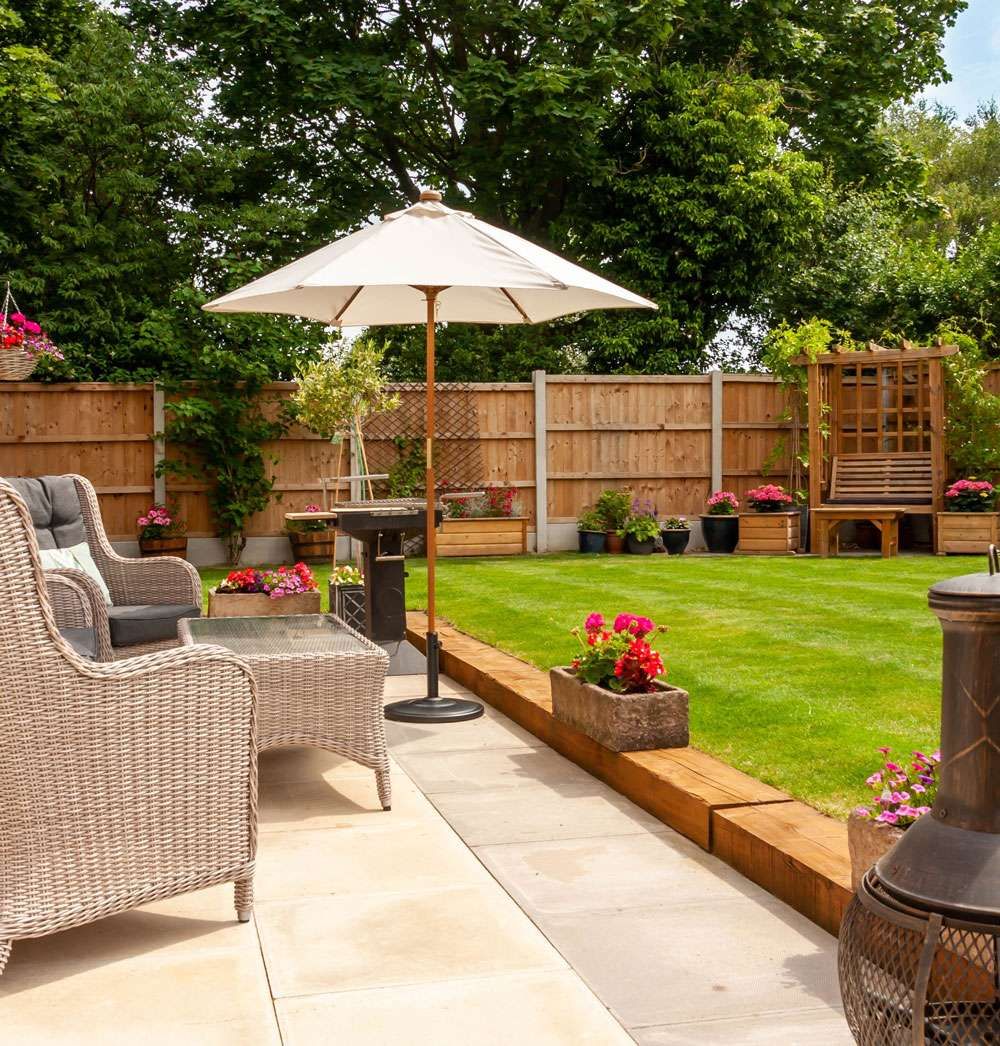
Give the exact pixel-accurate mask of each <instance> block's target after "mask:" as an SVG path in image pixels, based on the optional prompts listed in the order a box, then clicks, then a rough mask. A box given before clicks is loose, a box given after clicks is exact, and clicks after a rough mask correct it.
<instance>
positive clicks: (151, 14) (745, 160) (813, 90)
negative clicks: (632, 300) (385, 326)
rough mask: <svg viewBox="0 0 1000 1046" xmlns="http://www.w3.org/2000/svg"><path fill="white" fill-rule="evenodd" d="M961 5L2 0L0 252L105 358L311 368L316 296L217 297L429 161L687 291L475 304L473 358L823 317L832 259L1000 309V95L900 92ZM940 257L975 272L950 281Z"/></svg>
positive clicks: (589, 366) (398, 336) (435, 181)
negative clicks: (286, 304)
mask: <svg viewBox="0 0 1000 1046" xmlns="http://www.w3.org/2000/svg"><path fill="white" fill-rule="evenodd" d="M963 7H964V0H877V2H871V3H864V4H859V3H857V2H856V0H742V2H739V3H737V2H735V0H600V2H599V0H538V2H535V3H531V4H525V3H523V2H522V0H491V2H490V3H483V2H481V0H475V2H473V3H466V4H461V5H456V4H453V3H450V2H446V0H388V2H385V0H383V2H379V3H376V2H375V0H339V2H337V3H332V4H321V5H316V4H309V3H306V2H304V0H271V2H269V3H268V4H260V3H258V2H257V0H121V3H120V4H119V7H118V13H117V14H114V13H110V12H108V11H107V10H106V9H103V8H102V7H99V6H97V5H96V4H95V3H92V2H88V0H0V27H2V28H4V29H6V30H7V33H6V38H5V42H4V44H3V45H0V109H2V110H3V112H4V114H5V115H8V116H9V121H8V126H7V128H6V133H5V135H4V136H3V138H2V139H0V149H2V150H3V152H2V158H3V160H4V163H3V168H2V170H0V179H2V188H3V190H4V196H5V207H4V208H3V209H2V210H0V270H4V271H8V272H10V273H11V275H12V276H13V279H14V281H15V285H16V287H17V289H18V291H19V295H18V296H19V300H20V301H21V303H22V305H24V306H25V307H26V308H28V309H29V311H33V312H35V313H36V314H37V315H38V318H40V319H41V320H42V321H43V322H44V323H45V326H46V328H47V329H49V330H50V331H51V332H52V334H53V336H54V338H55V339H56V340H57V342H58V343H59V344H60V345H61V346H62V347H63V348H64V349H65V350H66V351H67V357H68V361H67V365H66V368H65V369H64V370H63V371H62V372H61V373H63V374H65V375H66V376H73V377H77V378H98V377H99V378H109V377H110V378H124V377H133V378H141V377H149V376H151V375H154V374H167V375H171V374H174V375H180V374H183V373H185V372H190V371H193V370H200V369H202V368H201V365H202V363H203V362H204V360H203V359H202V356H203V355H204V354H205V353H208V354H211V353H227V354H231V355H232V356H233V357H234V358H236V359H238V358H241V357H247V358H248V359H250V360H251V361H252V365H253V366H256V365H257V364H258V363H260V364H261V365H262V366H263V367H264V368H265V369H266V370H267V372H268V373H269V374H271V375H272V376H275V377H277V376H282V377H284V376H289V375H290V374H291V373H292V369H293V367H292V361H293V359H294V358H296V357H297V356H298V355H300V352H301V350H303V349H304V350H305V354H306V355H307V356H308V355H309V354H311V353H315V351H316V349H317V347H318V346H319V344H320V343H321V341H322V339H323V332H322V331H321V330H320V329H319V328H318V325H315V324H310V323H306V322H297V321H295V320H290V319H289V318H287V317H280V318H269V317H241V318H237V317H228V316H227V317H223V318H219V317H208V316H205V315H202V314H200V313H199V312H198V306H199V305H200V304H201V303H202V302H203V301H204V300H206V299H207V298H208V297H211V296H214V295H216V294H218V293H221V292H223V291H225V290H228V289H230V288H232V287H234V286H237V285H238V284H240V283H242V282H245V281H246V280H248V279H250V278H252V277H253V276H255V275H258V274H260V273H261V272H264V271H267V270H270V269H273V268H275V267H277V266H278V265H281V264H284V263H285V262H287V261H289V260H290V259H291V258H293V257H296V256H298V255H301V254H303V253H305V252H306V251H308V250H310V249H312V248H314V247H316V246H318V245H319V244H321V243H323V242H328V241H330V240H332V239H334V238H335V237H337V236H338V235H341V234H343V233H344V232H347V231H349V230H351V229H354V228H357V227H359V226H360V225H361V224H363V223H364V222H366V221H369V220H371V218H372V217H373V216H376V215H378V214H379V213H382V212H385V211H388V210H392V209H396V208H397V207H398V206H399V205H400V202H401V198H403V199H410V200H412V199H415V198H416V195H417V192H418V189H419V187H420V186H422V185H428V186H433V187H436V188H439V189H442V190H444V192H445V193H446V202H448V203H451V204H452V205H455V206H466V207H468V208H469V209H472V210H474V211H475V212H476V213H477V214H478V215H480V216H481V217H483V218H485V219H486V220H488V221H492V222H495V223H498V224H500V225H502V226H505V227H508V228H511V229H513V230H515V231H517V232H519V233H521V234H522V235H526V236H528V237H530V238H532V239H535V240H537V241H539V242H542V243H544V244H545V245H546V246H549V247H551V248H553V249H555V250H557V251H559V252H561V253H564V254H566V255H567V256H569V257H571V258H572V259H574V260H576V261H579V262H581V263H582V264H585V265H588V266H590V267H592V268H595V269H599V270H600V271H601V272H602V273H603V274H605V275H607V276H608V277H609V278H611V279H615V280H618V281H619V282H622V283H624V284H626V285H627V286H630V287H632V288H634V289H635V290H637V291H639V292H640V293H643V294H645V295H647V296H649V297H651V298H653V299H655V300H656V301H657V302H658V304H659V306H660V311H659V312H658V313H657V314H656V315H638V314H630V313H627V312H621V313H614V314H605V315H601V314H598V315H592V316H588V317H584V318H582V319H579V320H573V319H569V320H561V321H556V322H554V323H551V324H546V325H544V326H542V327H539V328H530V327H523V328H522V327H507V328H504V327H493V328H487V327H482V328H481V327H471V326H462V325H454V326H452V327H450V328H449V329H447V330H445V331H442V333H441V335H440V338H439V345H440V360H441V363H440V373H441V376H442V377H443V378H445V379H456V378H477V379H487V378H504V379H514V378H524V377H526V376H527V374H528V372H529V371H530V370H531V369H532V368H534V367H536V366H543V367H546V368H547V369H550V370H559V369H576V370H612V371H618V370H624V371H644V370H653V371H670V370H678V371H683V370H697V369H700V368H702V367H703V366H704V365H705V363H706V360H707V358H708V353H709V352H710V346H711V344H712V341H713V339H714V338H715V337H716V335H717V334H718V332H719V331H720V330H721V329H722V328H723V327H724V326H725V325H726V324H727V322H729V320H730V318H731V317H732V316H734V315H747V316H756V315H760V316H763V317H765V319H767V320H769V321H774V322H777V321H779V320H781V319H786V318H787V319H794V318H795V317H796V316H798V315H805V314H807V313H809V312H810V310H812V309H813V308H814V307H817V306H819V305H820V304H822V298H823V294H824V286H825V285H824V280H826V278H827V277H828V276H829V277H830V278H831V279H832V284H831V285H830V286H831V287H832V290H833V292H834V293H835V295H839V298H840V299H841V300H842V305H843V309H844V311H848V310H849V309H854V310H855V311H859V310H860V312H861V313H863V317H864V320H865V322H866V323H874V322H876V320H877V319H878V317H880V316H882V315H890V314H891V315H892V316H896V315H900V314H902V313H903V312H905V311H906V309H909V310H910V312H912V313H913V314H914V315H916V314H917V313H919V312H920V311H921V310H923V311H925V312H927V313H928V314H930V313H935V314H936V312H937V311H939V310H940V309H941V308H943V307H944V305H943V304H942V302H949V303H950V302H951V301H952V299H953V298H954V296H955V294H956V293H968V292H970V291H971V292H974V293H975V294H978V295H979V296H980V298H982V299H983V303H982V308H983V309H986V310H988V307H989V306H988V303H987V302H986V301H985V296H986V292H987V290H988V285H989V283H990V281H991V280H992V279H993V278H994V277H993V274H991V271H990V270H989V267H988V265H986V267H985V268H984V264H982V263H976V262H974V258H973V257H972V255H973V253H975V254H977V255H978V256H991V257H994V258H995V257H996V254H995V250H994V248H993V247H992V246H991V244H992V241H991V240H990V239H989V237H990V236H991V235H992V230H993V229H994V228H995V212H994V211H993V210H991V207H992V206H993V204H994V203H995V199H994V198H993V197H992V196H991V193H990V178H991V176H992V168H991V163H994V164H995V156H996V149H995V148H992V146H991V139H990V138H989V134H992V133H995V124H996V120H995V115H994V116H989V115H988V114H986V113H984V115H982V118H981V121H980V122H981V125H982V126H979V127H976V128H969V129H960V128H956V127H955V126H954V124H953V123H952V125H950V130H949V129H948V127H945V126H944V125H943V124H941V123H940V122H939V123H933V118H932V117H931V116H927V117H926V119H925V118H924V117H916V116H913V115H912V114H906V115H900V114H901V113H902V112H903V111H902V110H899V111H898V112H897V114H896V115H894V116H890V117H889V118H888V119H887V118H885V113H886V111H887V108H889V107H890V106H892V105H893V104H894V103H899V102H901V101H902V102H906V101H907V100H908V99H910V98H911V97H912V96H913V95H914V94H915V93H916V92H918V91H920V90H921V89H922V88H923V87H925V86H926V85H928V84H932V83H934V82H936V81H938V80H940V79H941V78H942V77H944V76H945V75H946V73H945V69H944V65H943V61H942V58H941V54H940V48H941V41H942V37H943V34H944V32H945V30H946V29H947V27H948V26H949V25H951V24H952V23H953V22H954V20H955V18H956V16H957V14H958V13H959V12H960V11H961V9H962V8H963ZM7 39H9V41H10V42H9V43H8V42H7ZM989 128H993V130H988V129H989ZM987 132H988V133H987ZM928 169H932V171H933V172H934V173H932V174H931V175H930V176H928V175H927V171H928ZM935 179H938V181H935ZM939 182H940V184H939ZM993 184H994V185H995V178H994V182H993ZM935 201H937V203H935ZM991 201H992V202H991ZM938 204H940V206H939V205H938ZM946 208H947V215H949V217H945V215H946V210H945V209H946ZM949 223H950V224H949ZM866 237H867V239H866ZM879 237H883V238H885V237H888V238H889V239H890V240H891V244H889V245H884V244H882V242H881V241H880V240H879ZM845 238H846V240H845ZM930 238H933V240H934V243H935V244H936V245H937V247H936V249H937V254H935V255H934V257H933V259H932V261H925V258H927V257H929V255H928V252H926V251H920V250H918V249H917V248H915V247H913V246H912V245H913V244H916V243H923V244H926V243H927V242H929V239H930ZM978 238H982V239H978ZM973 239H975V242H976V244H977V251H976V252H970V251H967V250H966V249H965V248H966V246H967V245H968V244H970V243H972V242H973ZM945 241H947V243H948V244H950V245H952V246H951V247H944V246H942V244H944V243H945ZM851 244H854V245H855V247H856V249H855V250H854V252H853V253H851V252H850V251H847V254H848V255H849V257H850V258H853V259H854V263H853V264H848V262H846V261H845V260H844V257H843V253H844V251H845V250H846V248H847V247H849V246H850V245H851ZM865 244H867V245H869V246H872V245H874V246H878V247H879V250H878V251H877V252H876V258H875V259H874V260H873V258H872V257H871V255H870V252H867V251H866V250H865V246H864V245H865ZM954 245H957V246H958V248H959V249H958V251H957V253H956V249H955V246H954ZM991 250H993V251H994V253H993V254H992V255H990V254H989V252H990V251H991ZM948 251H950V252H951V253H950V254H949V253H948ZM939 255H940V257H939ZM966 255H968V256H969V257H968V260H963V258H964V257H965V256H966ZM941 257H943V258H945V260H946V261H947V263H948V267H947V271H948V273H949V274H953V273H954V272H956V271H958V270H959V269H961V273H962V275H961V280H962V281H964V282H962V283H961V287H960V288H959V289H958V290H956V287H955V286H954V284H953V283H948V284H947V289H943V290H941V293H940V294H939V295H938V297H937V298H935V296H934V295H935V294H936V293H937V288H938V287H939V284H940V287H942V288H943V287H944V286H945V283H946V282H947V281H944V277H943V276H941V272H943V271H944V269H942V266H941V261H940V258H941ZM879 258H884V264H883V265H882V268H881V269H880V270H879V271H878V272H877V273H876V272H874V271H873V269H872V266H873V265H874V264H875V261H877V260H878V259H879ZM901 259H902V260H901ZM904 263H905V266H907V268H906V272H907V273H909V274H910V275H906V276H905V279H904V278H903V277H902V276H899V275H898V274H897V273H896V269H898V268H899V267H900V266H902V265H904ZM962 266H964V268H962ZM939 270H940V271H939ZM904 275H905V274H904ZM950 278H951V276H950V275H949V279H950ZM942 281H944V282H942ZM928 287H930V288H931V290H930V291H929V290H928ZM932 292H933V293H932ZM949 295H950V296H951V297H949ZM890 299H891V302H892V304H891V307H890V305H889V304H888V302H889V301H890ZM915 299H919V301H917V300H915ZM977 300H978V299H977ZM907 303H909V304H907ZM822 311H823V313H824V314H826V310H825V309H823V310H822ZM937 318H938V319H940V318H941V317H940V316H938V317H937ZM928 322H929V320H928ZM983 322H986V321H985V319H984V321H983ZM388 343H389V353H390V355H389V362H390V366H391V368H392V370H393V373H394V374H395V375H396V376H400V377H418V376H422V357H421V353H420V350H419V334H414V332H412V331H409V330H402V329H399V330H391V331H389V332H388Z"/></svg>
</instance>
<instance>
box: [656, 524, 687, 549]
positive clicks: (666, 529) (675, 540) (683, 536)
mask: <svg viewBox="0 0 1000 1046" xmlns="http://www.w3.org/2000/svg"><path fill="white" fill-rule="evenodd" d="M660 530H661V532H662V534H663V547H664V548H665V549H666V550H667V554H668V555H671V556H680V555H682V554H683V552H684V550H685V549H686V548H687V547H688V542H689V541H690V540H691V524H690V523H688V521H687V520H686V519H682V518H681V517H680V516H670V517H669V518H668V519H665V520H664V521H663V524H662V526H661V527H660Z"/></svg>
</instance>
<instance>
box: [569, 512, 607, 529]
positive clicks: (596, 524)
mask: <svg viewBox="0 0 1000 1046" xmlns="http://www.w3.org/2000/svg"><path fill="white" fill-rule="evenodd" d="M576 529H577V530H589V531H593V532H594V533H600V534H603V533H605V532H606V531H607V529H608V528H607V526H606V525H605V522H604V517H603V516H602V515H601V513H600V512H598V511H597V509H596V508H593V507H591V508H585V509H584V510H583V511H582V512H581V513H580V517H579V519H577V521H576Z"/></svg>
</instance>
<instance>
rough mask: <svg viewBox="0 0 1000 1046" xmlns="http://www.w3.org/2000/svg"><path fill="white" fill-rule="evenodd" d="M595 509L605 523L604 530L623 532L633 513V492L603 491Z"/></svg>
mask: <svg viewBox="0 0 1000 1046" xmlns="http://www.w3.org/2000/svg"><path fill="white" fill-rule="evenodd" d="M594 509H595V510H596V511H597V514H598V515H599V516H600V517H601V519H602V520H603V521H604V527H603V529H604V530H607V531H610V530H621V528H622V527H623V526H625V520H626V519H628V517H629V513H631V511H632V491H631V490H602V491H601V494H600V496H599V497H598V499H597V501H596V502H595V504H594Z"/></svg>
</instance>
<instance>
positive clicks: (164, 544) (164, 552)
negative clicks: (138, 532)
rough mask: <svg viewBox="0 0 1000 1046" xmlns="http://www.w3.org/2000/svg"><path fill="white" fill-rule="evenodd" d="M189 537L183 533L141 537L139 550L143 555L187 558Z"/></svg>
mask: <svg viewBox="0 0 1000 1046" xmlns="http://www.w3.org/2000/svg"><path fill="white" fill-rule="evenodd" d="M187 548H188V539H187V538H186V537H185V536H184V535H183V534H181V535H179V536H176V537H172V538H139V552H140V554H141V555H143V556H174V557H175V558H176V559H187Z"/></svg>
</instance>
